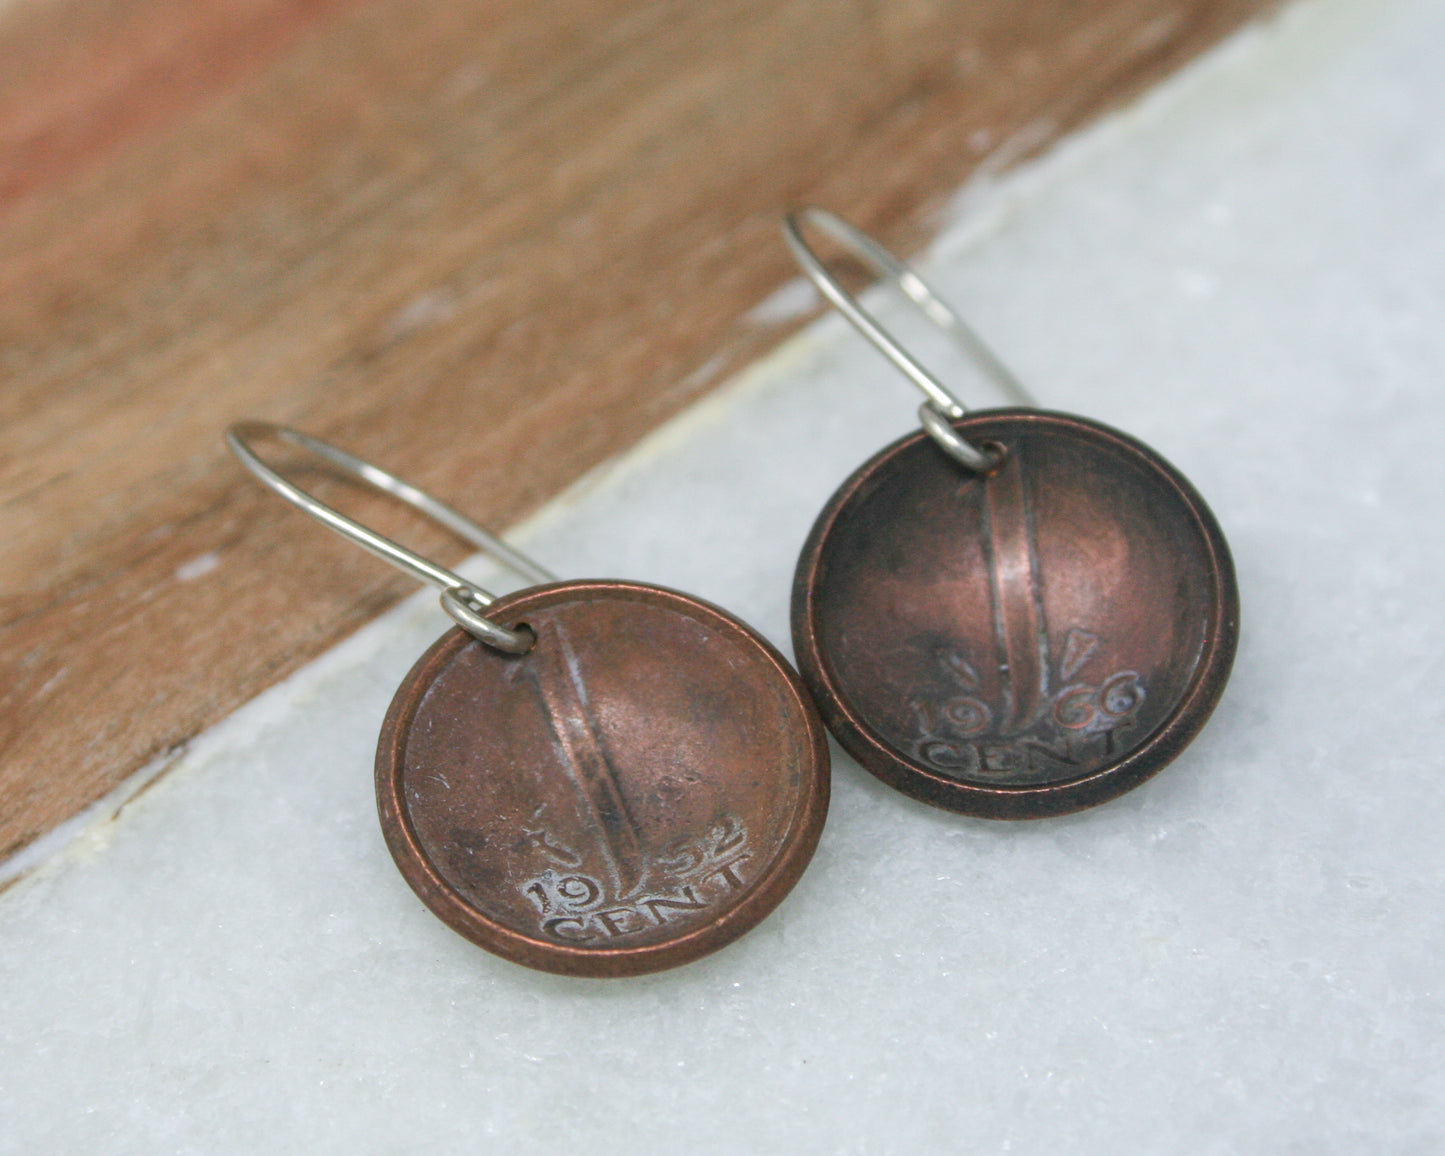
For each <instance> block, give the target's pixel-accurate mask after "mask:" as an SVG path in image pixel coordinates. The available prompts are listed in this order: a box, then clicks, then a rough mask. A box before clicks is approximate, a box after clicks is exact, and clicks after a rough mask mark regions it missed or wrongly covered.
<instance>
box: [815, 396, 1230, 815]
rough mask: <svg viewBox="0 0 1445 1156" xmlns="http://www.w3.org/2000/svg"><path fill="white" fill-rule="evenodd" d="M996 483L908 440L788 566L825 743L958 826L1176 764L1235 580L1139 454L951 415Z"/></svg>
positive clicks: (1036, 421)
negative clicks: (993, 458) (985, 448)
mask: <svg viewBox="0 0 1445 1156" xmlns="http://www.w3.org/2000/svg"><path fill="white" fill-rule="evenodd" d="M954 426H955V428H956V429H957V430H958V431H959V432H960V433H962V434H963V435H964V436H965V437H967V438H968V439H969V440H970V441H972V442H973V443H974V444H975V445H979V444H985V443H989V442H992V443H996V444H997V445H999V446H1002V447H1003V449H1004V450H1005V451H1006V457H1005V459H1004V463H1003V464H1002V465H1001V466H1000V467H999V468H998V469H997V470H995V471H994V472H993V473H991V474H988V475H986V476H985V475H980V474H975V473H971V472H969V471H966V470H964V469H962V468H960V467H959V466H958V465H956V464H954V463H953V462H952V461H951V460H950V459H949V458H948V457H947V456H945V455H944V454H943V453H942V452H941V451H940V450H939V449H938V448H937V447H936V446H935V445H934V444H933V442H932V441H931V440H930V439H929V438H928V436H927V435H926V434H924V433H922V432H919V433H915V434H912V435H910V436H908V437H905V438H902V439H900V440H899V441H897V442H895V443H893V444H892V445H890V446H888V447H887V448H885V449H884V450H883V451H881V452H880V453H879V454H877V455H876V456H875V457H874V458H873V459H872V460H870V461H869V462H867V463H866V464H865V465H863V466H862V467H861V468H860V469H859V470H858V471H857V472H856V473H854V474H853V476H852V477H850V478H849V479H848V480H847V481H846V482H845V483H844V484H843V486H842V487H841V488H840V489H839V491H838V492H837V493H836V494H835V495H834V497H833V498H832V500H831V501H830V502H829V504H828V505H827V506H826V508H825V509H824V510H823V512H822V514H821V515H820V516H819V518H818V520H817V523H816V524H815V525H814V527H813V531H812V533H811V535H810V536H809V539H808V541H807V544H806V545H805V547H804V549H803V553H802V557H801V559H800V561H799V564H798V570H797V575H796V579H795V584H794V592H793V636H794V643H795V647H796V650H797V654H798V664H799V668H800V670H801V671H802V674H803V677H804V679H805V681H806V682H807V683H808V686H809V689H810V690H811V691H812V693H813V695H814V699H815V701H816V702H817V703H818V705H819V709H820V710H821V712H822V714H823V718H824V721H825V722H826V723H827V724H828V727H829V729H830V730H832V731H833V733H834V735H836V736H837V738H838V741H839V742H840V743H841V744H842V745H843V746H844V748H845V749H847V750H848V752H849V753H850V754H852V755H853V756H854V757H855V758H856V759H857V760H858V761H859V762H860V763H861V764H862V765H863V766H864V767H866V768H867V769H868V770H870V771H871V772H873V774H875V775H877V776H878V777H879V778H880V779H882V780H883V781H884V782H886V783H888V784H890V785H891V786H893V787H895V788H897V789H898V790H900V791H903V792H904V793H906V794H909V795H912V796H914V797H915V798H918V799H921V800H923V801H924V802H928V803H933V804H935V805H937V806H941V807H946V808H949V809H951V810H955V811H961V812H965V813H968V814H975V815H984V816H990V817H995V818H1031V817H1038V816H1043V815H1054V814H1061V813H1064V812H1068V811H1073V810H1077V809H1079V808H1081V807H1087V806H1091V805H1093V804H1095V803H1099V802H1102V801H1104V800H1106V799H1110V798H1113V797H1114V796H1116V795H1119V794H1121V793H1123V792H1124V791H1126V790H1128V789H1129V788H1131V787H1133V786H1136V785H1137V784H1138V783H1140V782H1142V781H1143V780H1144V779H1146V778H1148V777H1149V776H1150V775H1152V774H1154V773H1155V772H1157V771H1158V770H1160V769H1161V768H1162V767H1163V766H1164V765H1165V764H1167V763H1168V762H1169V761H1170V760H1171V759H1173V758H1174V757H1175V756H1176V755H1177V754H1178V753H1179V752H1180V751H1181V750H1182V749H1183V748H1184V747H1185V746H1186V745H1187V744H1188V743H1189V741H1190V740H1191V739H1192V738H1193V737H1194V736H1195V734H1196V733H1197V732H1198V731H1199V728H1200V727H1202V726H1203V725H1204V722H1205V720H1206V719H1207V718H1208V717H1209V714H1210V712H1211V711H1212V710H1213V709H1214V705H1215V703H1216V702H1217V701H1218V699H1219V695H1220V693H1221V692H1222V690H1223V687H1224V683H1225V681H1226V680H1227V678H1228V677H1229V669H1230V665H1231V663H1232V662H1233V658H1234V650H1235V643H1236V638H1237V633H1238V618H1239V596H1238V592H1237V590H1236V586H1235V578H1234V569H1233V563H1232V562H1231V559H1230V556H1229V550H1228V547H1227V546H1226V544H1225V541H1224V537H1223V535H1222V534H1221V532H1220V530H1219V527H1218V525H1217V524H1216V522H1215V520H1214V517H1213V515H1212V514H1211V513H1210V511H1209V509H1208V507H1207V506H1206V505H1205V504H1204V501H1203V499H1202V498H1201V497H1200V496H1199V494H1198V493H1196V492H1195V490H1194V488H1193V487H1192V486H1191V485H1190V484H1189V483H1188V482H1187V481H1186V480H1185V479H1184V478H1183V477H1182V476H1181V475H1180V474H1179V473H1178V472H1177V471H1176V470H1175V469H1174V468H1173V467H1172V466H1170V465H1169V464H1168V463H1167V462H1166V461H1164V460H1163V459H1162V458H1161V457H1159V455H1158V454H1156V453H1154V452H1153V451H1152V450H1150V449H1149V448H1148V447H1146V446H1144V445H1143V444H1141V443H1140V442H1138V441H1136V440H1134V439H1133V438H1130V437H1128V436H1126V435H1124V434H1121V433H1119V432H1117V431H1115V430H1112V429H1109V428H1108V427H1106V426H1103V425H1100V424H1098V423H1095V422H1092V421H1088V420H1085V419H1083V418H1078V417H1072V416H1067V415H1063V414H1055V413H1047V412H1042V411H1036V410H995V411H991V412H980V413H976V414H972V415H970V416H968V417H966V418H963V419H960V420H958V421H956V422H955V423H954Z"/></svg>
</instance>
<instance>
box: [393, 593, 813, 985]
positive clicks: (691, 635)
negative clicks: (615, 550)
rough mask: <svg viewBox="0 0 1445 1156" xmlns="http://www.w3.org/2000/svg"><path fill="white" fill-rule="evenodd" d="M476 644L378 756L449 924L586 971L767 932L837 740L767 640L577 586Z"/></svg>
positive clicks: (406, 693) (421, 678)
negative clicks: (521, 645)
mask: <svg viewBox="0 0 1445 1156" xmlns="http://www.w3.org/2000/svg"><path fill="white" fill-rule="evenodd" d="M487 614H488V617H490V618H491V619H492V620H493V621H495V622H498V623H500V624H502V625H504V626H506V627H508V628H510V629H517V628H519V627H520V626H521V625H522V624H525V625H526V626H528V627H530V628H531V630H532V631H533V632H535V634H536V639H537V642H536V645H535V646H534V647H533V648H532V649H531V650H530V651H529V652H528V653H526V654H523V655H515V656H514V655H507V654H503V653H501V652H499V651H497V650H494V649H491V648H490V647H487V646H485V645H483V644H482V643H480V642H478V641H476V640H475V639H473V638H471V637H470V636H469V635H467V634H465V633H463V632H462V631H460V630H453V631H451V632H450V633H449V634H447V635H445V636H444V637H443V638H442V639H441V640H440V641H438V642H437V643H436V645H435V646H433V647H432V648H431V650H430V651H428V652H427V653H426V654H425V655H424V656H423V657H422V658H421V660H420V661H419V662H418V663H417V665H416V667H415V668H414V669H413V670H412V672H411V674H410V675H408V676H407V678H406V680H405V681H404V682H403V683H402V685H401V688H400V689H399V690H398V692H397V695H396V698H395V700H394V701H393V703H392V706H391V709H390V711H389V712H388V714H387V719H386V723H385V726H384V727H383V729H382V734H381V742H380V746H379V748H378V751H377V759H376V786H377V799H378V804H379V808H380V812H381V822H382V827H383V829H384V831H385V833H386V839H387V843H388V845H389V846H390V848H391V852H392V855H393V856H394V857H395V859H396V862H397V865H398V866H399V867H400V868H401V872H402V874H403V875H404V876H405V877H406V879H407V882H408V883H410V884H411V886H412V888H413V889H414V890H415V891H416V893H417V894H418V895H419V896H420V897H421V899H422V900H423V901H424V902H425V903H426V904H427V906H429V907H430V908H431V909H432V911H434V912H435V913H436V914H437V915H438V916H440V917H441V918H442V919H443V920H444V921H446V922H447V923H448V924H449V925H450V926H451V927H453V928H454V929H455V930H457V931H458V932H460V933H461V934H462V935H464V936H466V937H467V938H468V939H471V940H473V941H474V942H476V943H478V944H480V945H481V946H482V947H485V948H487V949H488V950H490V951H493V952H496V953H497V954H498V955H502V956H505V957H506V958H508V959H512V960H515V961H517V962H519V963H523V964H527V965H529V966H531V967H537V968H541V969H543V970H546V971H554V972H562V973H565V974H571V975H587V976H622V975H636V974H641V973H644V972H650V971H657V970H660V969H662V968H666V967H671V966H674V965H676V964H680V963H685V962H688V961H689V960H692V959H695V958H697V957H698V956H701V955H704V954H706V953H707V952H709V951H712V950H714V949H716V948H718V947H721V946H722V945H724V944H725V943H728V942H730V941H731V940H733V939H735V938H736V937H737V936H739V935H741V934H742V933H743V932H745V931H747V930H748V929H749V928H751V927H753V926H754V925H755V924H757V923H758V921H759V920H761V919H762V918H763V917H764V916H765V915H767V914H768V913H769V912H770V911H771V910H772V909H773V908H774V907H776V906H777V904H778V903H779V902H780V901H781V900H782V899H783V897H784V896H785V895H786V894H787V893H788V891H789V890H790V889H791V888H792V886H793V884H794V883H795V882H796V881H797V880H798V877H799V876H800V875H801V874H802V872H803V869H804V867H806V866H807V863H808V860H809V859H810V858H811V856H812V854H813V849H814V847H815V846H816V844H817V841H818V836H819V834H820V832H821V830H822V826H823V820H824V817H825V815H826V813H827V806H828V754H827V744H826V740H825V737H824V733H823V728H822V725H821V724H820V722H819V721H818V719H817V716H816V713H815V712H814V710H813V709H812V706H811V704H810V702H809V700H808V696H807V693H806V691H805V689H804V688H803V686H802V684H801V683H800V681H799V680H798V677H797V676H796V675H795V674H794V673H793V671H792V669H791V668H790V667H789V666H788V664H787V663H786V662H785V661H784V659H783V658H782V657H781V656H780V655H779V654H778V653H777V651H776V650H774V649H773V647H772V646H770V645H769V644H768V643H767V642H766V641H765V640H764V639H763V638H762V637H761V636H759V635H758V634H756V633H755V632H754V631H752V630H751V629H750V628H748V627H747V626H745V625H743V624H742V623H740V622H738V621H737V620H736V619H734V618H732V617H731V616H729V615H727V614H726V613H724V612H723V611H721V610H719V609H717V608H716V607H714V606H711V605H709V604H707V603H704V602H701V601H699V600H697V599H694V598H691V597H688V596H685V595H682V594H678V593H675V592H673V591H669V590H663V589H660V588H657V587H652V586H644V585H638V584H632V583H625V582H567V583H560V584H557V585H551V586H543V587H535V588H533V589H530V590H526V591H522V592H520V593H518V594H515V595H512V596H509V597H507V598H504V599H501V600H499V601H498V602H496V603H494V604H493V605H492V606H491V607H490V608H489V609H488V611H487Z"/></svg>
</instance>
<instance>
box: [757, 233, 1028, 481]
mask: <svg viewBox="0 0 1445 1156" xmlns="http://www.w3.org/2000/svg"><path fill="white" fill-rule="evenodd" d="M804 225H810V226H812V227H813V228H815V229H817V230H818V231H819V232H820V233H824V234H826V235H827V236H828V237H830V238H832V240H833V241H834V242H835V243H837V244H838V245H840V246H842V247H843V249H844V250H845V251H846V252H847V253H848V254H849V255H850V256H852V257H854V258H855V259H856V260H858V261H860V262H861V263H862V264H863V265H865V266H866V267H867V268H868V269H869V271H870V272H872V273H873V275H874V276H875V277H877V278H878V279H879V280H880V281H888V282H891V283H892V284H893V285H896V286H897V287H898V288H899V289H900V290H901V291H902V292H903V294H904V296H906V297H907V298H908V299H909V301H911V302H912V303H913V304H914V305H915V306H916V307H917V308H918V310H919V312H921V313H922V314H923V315H924V316H925V317H927V318H928V320H930V321H931V322H933V324H934V325H936V326H938V328H939V329H941V330H943V331H944V332H945V333H947V334H948V335H949V336H950V337H952V338H953V339H954V340H955V341H956V342H957V343H958V346H959V348H960V349H961V350H962V351H963V352H964V353H965V354H966V355H967V356H968V357H969V358H970V359H971V360H972V361H973V362H974V364H975V365H977V366H978V367H979V369H980V370H981V371H982V372H983V373H984V374H985V376H987V377H989V378H990V379H991V380H992V381H993V382H994V383H995V384H996V385H997V386H998V387H999V388H1000V389H1001V390H1003V392H1004V393H1006V394H1007V395H1008V396H1009V397H1011V398H1012V399H1013V400H1014V401H1015V402H1017V403H1018V404H1019V405H1023V406H1030V407H1031V406H1033V405H1035V404H1036V403H1035V401H1034V399H1033V397H1032V396H1031V395H1030V394H1029V391H1028V390H1027V389H1026V388H1025V387H1024V385H1023V383H1022V382H1021V381H1019V379H1018V378H1017V377H1015V376H1014V375H1013V373H1012V372H1010V370H1009V368H1008V366H1006V365H1004V363H1003V362H1002V361H1000V360H999V359H998V357H997V355H996V354H995V353H994V352H993V350H991V349H990V348H989V347H988V346H987V345H986V344H984V341H983V339H982V338H981V337H979V335H978V334H977V333H975V332H974V331H973V329H971V328H970V327H969V325H968V323H967V322H965V321H964V320H963V318H962V317H960V316H959V315H958V314H957V313H956V312H954V310H953V309H952V308H951V307H950V306H949V305H948V303H947V302H945V301H944V300H943V298H942V297H940V296H939V295H938V294H937V293H935V292H934V291H933V289H931V288H930V287H929V285H928V283H927V282H926V281H924V280H923V278H922V277H920V276H919V275H918V274H917V273H915V272H914V271H913V270H912V269H910V268H909V267H908V266H907V265H906V264H904V263H903V262H902V261H900V260H899V259H898V258H897V257H895V256H894V255H893V254H892V253H890V252H889V251H888V250H887V249H885V248H883V246H882V245H880V244H878V242H877V241H875V240H873V238H872V237H870V236H868V234H866V233H864V232H862V231H861V230H859V229H855V228H854V227H853V226H852V225H850V224H848V222H847V221H845V220H843V219H842V218H841V217H839V216H836V215H835V214H833V213H830V212H828V211H827V210H826V209H818V208H812V207H808V208H802V209H794V210H793V211H792V212H790V213H788V214H786V215H785V216H784V217H783V239H784V240H785V241H786V242H787V243H788V248H789V249H790V250H791V251H792V254H793V257H794V259H795V260H796V261H797V262H798V265H799V266H800V267H801V268H802V270H803V272H804V273H805V274H806V275H807V277H808V280H810V281H811V282H812V283H813V284H814V285H815V286H816V287H817V289H818V292H820V293H821V294H822V295H823V296H824V297H825V298H826V299H827V300H828V302H829V303H830V304H831V305H832V306H833V308H835V309H837V310H838V312H839V313H841V314H843V316H844V317H846V318H847V319H848V321H849V323H850V324H852V326H853V328H854V329H856V330H858V332H859V333H861V334H862V335H863V336H864V337H866V338H867V339H868V340H869V341H870V342H872V343H873V345H874V347H875V348H877V349H878V351H879V352H880V353H882V354H883V356H884V357H886V358H888V360H889V361H891V362H892V363H893V364H894V366H895V367H897V369H898V370H899V371H900V372H901V373H903V375H904V376H905V377H907V378H908V380H909V381H911V382H913V384H914V385H916V386H917V387H918V388H919V389H921V390H922V391H923V392H924V394H925V395H926V396H927V398H928V400H927V401H926V402H924V404H923V407H922V409H920V411H919V415H920V417H921V418H922V421H923V426H924V429H925V430H927V431H928V435H929V436H930V437H931V438H933V440H934V441H935V442H937V443H938V444H939V446H941V447H942V449H943V450H944V452H945V453H947V454H948V455H949V456H950V457H952V458H954V459H955V460H957V461H958V462H960V463H961V464H963V465H965V466H967V467H968V468H969V469H971V470H978V471H982V472H987V471H988V470H991V469H994V468H996V467H997V466H998V464H999V459H998V455H997V454H996V453H993V452H990V451H988V450H986V449H980V448H979V447H978V446H975V445H974V444H973V443H972V442H970V441H968V440H967V439H966V438H964V437H963V436H962V435H960V434H959V433H958V432H957V431H956V430H955V429H954V428H953V426H952V425H951V424H950V419H953V418H960V417H963V415H964V414H966V413H967V412H968V407H967V406H965V405H964V404H963V402H961V401H959V400H958V397H957V396H956V395H955V394H954V393H953V391H952V390H950V389H949V388H948V387H947V386H946V385H944V384H943V382H942V381H940V380H939V379H938V378H937V377H936V376H935V375H934V374H933V373H932V372H931V371H930V370H928V369H927V368H926V367H925V366H924V365H923V363H922V362H920V361H919V360H918V359H917V358H916V357H914V356H913V355H912V354H911V353H909V352H908V350H906V349H905V348H904V347H903V346H902V345H901V344H900V343H899V342H898V340H897V338H895V337H894V336H893V335H892V334H891V333H889V332H888V330H887V329H885V328H884V327H883V325H882V324H881V323H880V322H879V321H878V319H877V318H876V317H874V316H873V314H871V313H869V312H868V311H867V310H866V309H864V308H863V306H862V305H861V304H860V303H859V301H858V299H857V298H856V297H855V296H853V294H852V293H850V292H849V291H848V290H847V289H845V288H844V287H843V285H842V283H841V282H840V281H839V280H838V279H837V278H836V277H834V276H833V274H832V273H830V272H829V271H828V267H827V266H826V265H825V264H824V263H823V261H822V260H821V259H820V258H819V257H818V255H817V253H815V252H814V251H813V249H812V248H811V247H810V246H809V245H808V242H807V241H806V240H805V239H804V237H803V226H804Z"/></svg>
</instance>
